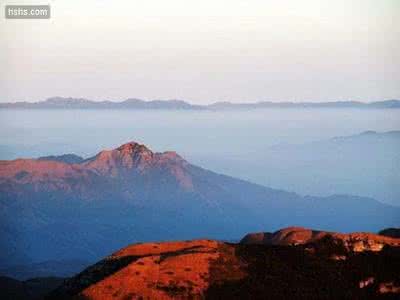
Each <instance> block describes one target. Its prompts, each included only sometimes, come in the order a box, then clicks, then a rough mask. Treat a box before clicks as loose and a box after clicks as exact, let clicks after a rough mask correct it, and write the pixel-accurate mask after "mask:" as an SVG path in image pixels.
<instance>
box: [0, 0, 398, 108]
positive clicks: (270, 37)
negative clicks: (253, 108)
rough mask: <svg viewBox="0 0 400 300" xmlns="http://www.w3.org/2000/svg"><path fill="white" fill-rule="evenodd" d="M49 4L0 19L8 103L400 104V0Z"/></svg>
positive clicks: (1, 94)
mask: <svg viewBox="0 0 400 300" xmlns="http://www.w3.org/2000/svg"><path fill="white" fill-rule="evenodd" d="M13 3H15V4H23V3H27V4H40V3H38V2H37V1H36V2H35V1H34V2H32V1H7V4H13ZM45 4H47V3H45ZM50 5H51V9H52V11H51V13H52V17H51V19H50V20H6V19H4V16H2V17H1V18H0V43H1V45H2V51H1V52H0V63H1V66H2V71H1V72H0V101H1V102H8V101H20V100H25V101H38V100H43V99H45V98H47V97H50V96H71V97H86V98H91V99H94V100H104V99H110V100H122V99H126V98H129V97H137V98H143V99H171V98H179V99H186V100H189V101H191V102H192V103H210V102H214V101H221V100H222V101H234V102H239V101H240V102H250V101H260V100H271V101H331V100H361V101H373V100H383V99H391V98H399V97H400V84H399V82H400V55H399V53H400V21H399V20H400V4H399V2H398V1H395V0H384V1H374V0H368V1H366V0H362V1H361V0H359V1H351V3H350V1H346V0H338V1H317V0H315V1H265V0H264V1H232V0H231V1H211V0H207V1H201V3H200V2H199V1H187V0H186V1H177V0H173V1H118V2H114V3H111V2H108V1H98V0H97V1H85V3H84V4H83V3H82V1H77V0H69V1H65V0H57V1H50Z"/></svg>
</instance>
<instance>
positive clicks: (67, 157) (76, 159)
mask: <svg viewBox="0 0 400 300" xmlns="http://www.w3.org/2000/svg"><path fill="white" fill-rule="evenodd" d="M38 160H50V161H58V162H64V163H67V164H79V163H81V162H83V161H84V159H83V158H82V157H80V156H78V155H76V154H63V155H49V156H42V157H39V158H38Z"/></svg>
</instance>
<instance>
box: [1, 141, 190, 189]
mask: <svg viewBox="0 0 400 300" xmlns="http://www.w3.org/2000/svg"><path fill="white" fill-rule="evenodd" d="M186 165H187V163H186V161H184V160H183V159H182V158H181V157H180V156H179V155H177V154H176V153H175V152H164V153H153V152H151V151H150V150H149V149H148V148H146V147H145V146H144V145H140V144H138V143H135V142H131V143H127V144H124V145H122V146H120V147H118V148H117V149H114V150H105V151H101V152H100V153H99V154H97V155H96V156H94V157H92V158H89V159H88V160H85V161H83V162H81V163H77V164H68V163H63V162H57V161H51V160H44V159H40V160H36V159H17V160H14V161H0V180H1V182H5V181H11V182H14V183H17V184H21V183H22V184H33V185H35V186H36V187H37V188H39V189H40V188H43V187H44V186H46V188H49V189H57V188H62V189H65V190H71V189H74V188H76V185H75V184H74V183H75V182H76V181H80V182H81V184H84V183H88V181H90V180H92V181H93V180H95V178H96V177H99V176H106V177H118V176H121V177H122V176H127V175H132V174H133V173H134V174H142V175H144V174H146V173H148V172H152V171H154V170H158V171H165V172H166V173H168V175H169V176H170V177H173V178H174V179H175V180H176V182H177V183H178V184H179V185H181V186H182V187H184V188H187V189H190V188H191V181H190V178H189V177H187V174H186V172H185V166H186ZM91 178H92V179H91Z"/></svg>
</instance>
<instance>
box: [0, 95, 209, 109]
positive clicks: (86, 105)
mask: <svg viewBox="0 0 400 300" xmlns="http://www.w3.org/2000/svg"><path fill="white" fill-rule="evenodd" d="M1 108H18V109H167V110H168V109H169V110H182V109H184V110H185V109H191V110H199V109H204V108H203V107H202V106H200V105H193V104H189V103H187V102H185V101H182V100H152V101H144V100H140V99H127V100H124V101H121V102H115V101H93V100H88V99H84V98H63V97H53V98H48V99H46V100H44V101H40V102H15V103H0V109H1Z"/></svg>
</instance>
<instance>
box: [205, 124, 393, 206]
mask: <svg viewBox="0 0 400 300" xmlns="http://www.w3.org/2000/svg"><path fill="white" fill-rule="evenodd" d="M399 149H400V131H398V130H396V131H386V132H376V131H364V132H361V133H355V134H351V135H346V136H337V137H333V138H327V139H318V140H315V141H311V142H306V143H300V144H278V145H275V146H265V147H264V148H260V149H257V151H254V152H253V153H252V155H251V156H250V155H249V157H245V156H243V157H241V158H240V159H237V160H236V161H234V160H233V159H232V158H229V157H224V156H222V157H219V159H213V158H211V160H210V159H209V160H210V161H211V162H207V161H206V160H204V164H206V165H207V167H210V166H213V168H214V170H217V171H218V172H222V173H227V174H228V175H230V176H237V175H238V174H243V175H242V177H243V178H244V179H246V180H249V181H251V182H255V183H258V184H262V185H267V186H272V187H275V188H278V189H285V190H289V191H295V192H297V193H300V194H302V195H315V196H321V197H323V196H329V195H332V194H350V195H358V196H363V197H370V198H373V199H378V200H379V201H381V202H384V203H387V204H390V205H396V206H400V185H399V184H398V182H400V172H399V169H400V151H399ZM248 170H249V171H248ZM266 170H267V171H266Z"/></svg>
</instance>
